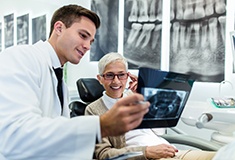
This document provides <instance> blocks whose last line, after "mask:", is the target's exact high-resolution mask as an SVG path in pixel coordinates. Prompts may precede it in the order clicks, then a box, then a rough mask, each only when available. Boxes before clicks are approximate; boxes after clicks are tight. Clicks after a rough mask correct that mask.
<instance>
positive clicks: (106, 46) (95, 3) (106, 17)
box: [90, 0, 119, 61]
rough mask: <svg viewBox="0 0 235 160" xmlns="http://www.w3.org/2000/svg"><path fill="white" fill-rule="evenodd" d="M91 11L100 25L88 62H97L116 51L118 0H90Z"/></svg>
mask: <svg viewBox="0 0 235 160" xmlns="http://www.w3.org/2000/svg"><path fill="white" fill-rule="evenodd" d="M91 10H93V11H94V12H96V13H97V14H98V15H99V17H100V21H101V25H100V27H99V29H98V30H97V32H96V35H95V41H94V43H93V44H92V46H91V50H90V61H98V60H100V58H101V57H103V56H104V55H105V54H106V53H108V52H117V49H118V10H119V1H118V0H112V1H111V0H92V1H91Z"/></svg>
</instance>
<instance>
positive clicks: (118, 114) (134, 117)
mask: <svg viewBox="0 0 235 160" xmlns="http://www.w3.org/2000/svg"><path fill="white" fill-rule="evenodd" d="M143 100H144V97H143V96H142V95H141V94H138V93H133V94H132V95H129V96H127V97H124V98H121V99H120V100H118V101H117V102H116V103H115V104H114V106H113V107H112V108H111V109H110V110H109V111H107V112H106V113H104V114H103V115H101V116H100V126H101V134H102V137H106V136H118V135H121V134H124V133H126V132H128V131H129V130H131V129H134V128H136V127H137V126H139V125H140V123H141V122H142V119H143V116H144V115H145V114H146V113H147V112H148V107H149V105H150V103H149V102H144V103H139V102H140V101H142V102H143Z"/></svg>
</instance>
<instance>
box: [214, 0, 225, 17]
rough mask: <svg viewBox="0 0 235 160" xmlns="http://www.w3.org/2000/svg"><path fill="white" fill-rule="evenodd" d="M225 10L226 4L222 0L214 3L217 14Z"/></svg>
mask: <svg viewBox="0 0 235 160" xmlns="http://www.w3.org/2000/svg"><path fill="white" fill-rule="evenodd" d="M225 11H226V6H225V3H224V1H223V0H217V2H216V3H215V12H216V13H218V14H222V13H224V12H225Z"/></svg>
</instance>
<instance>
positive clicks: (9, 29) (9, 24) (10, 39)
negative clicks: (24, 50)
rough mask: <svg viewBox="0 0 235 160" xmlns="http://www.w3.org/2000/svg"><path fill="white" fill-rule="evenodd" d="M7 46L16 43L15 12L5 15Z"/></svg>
mask: <svg viewBox="0 0 235 160" xmlns="http://www.w3.org/2000/svg"><path fill="white" fill-rule="evenodd" d="M4 32H5V34H4V38H5V48H8V47H10V46H13V45H14V13H12V14H9V15H6V16H4Z"/></svg>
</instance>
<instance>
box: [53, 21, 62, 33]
mask: <svg viewBox="0 0 235 160" xmlns="http://www.w3.org/2000/svg"><path fill="white" fill-rule="evenodd" d="M63 25H64V24H63V22H61V21H57V22H55V24H54V30H55V32H56V33H57V34H61V32H62V28H63Z"/></svg>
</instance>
